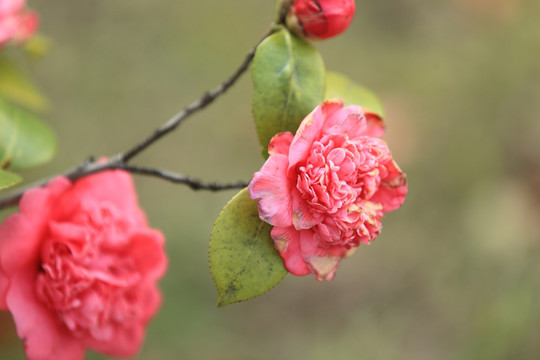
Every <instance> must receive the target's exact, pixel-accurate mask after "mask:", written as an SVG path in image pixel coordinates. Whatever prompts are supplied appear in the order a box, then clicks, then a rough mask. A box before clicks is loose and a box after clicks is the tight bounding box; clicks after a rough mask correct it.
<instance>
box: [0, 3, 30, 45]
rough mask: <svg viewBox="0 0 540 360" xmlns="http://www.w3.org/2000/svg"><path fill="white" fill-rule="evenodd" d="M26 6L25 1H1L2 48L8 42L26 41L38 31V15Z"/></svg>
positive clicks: (0, 32)
mask: <svg viewBox="0 0 540 360" xmlns="http://www.w3.org/2000/svg"><path fill="white" fill-rule="evenodd" d="M24 5H25V0H0V46H1V45H2V44H3V43H5V42H6V41H8V40H14V41H22V40H25V39H27V38H29V37H30V36H32V35H33V34H34V32H35V31H36V29H37V26H38V15H37V13H36V12H34V11H32V10H27V9H25V8H24Z"/></svg>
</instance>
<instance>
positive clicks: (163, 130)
mask: <svg viewBox="0 0 540 360" xmlns="http://www.w3.org/2000/svg"><path fill="white" fill-rule="evenodd" d="M274 29H275V24H272V26H271V27H270V30H268V31H267V32H266V33H265V34H264V36H263V37H262V38H261V40H260V41H259V42H258V43H257V45H256V46H255V47H253V48H252V49H251V50H250V51H249V52H248V53H247V54H246V56H245V57H244V60H243V61H242V63H241V64H240V66H239V67H238V68H237V69H236V71H235V72H234V73H233V74H232V75H231V76H230V77H229V78H228V79H227V80H225V81H224V82H223V83H221V84H220V85H219V86H217V87H215V88H214V89H212V90H209V91H207V92H205V93H204V94H203V95H202V96H201V97H200V98H199V99H198V100H196V101H194V102H192V103H191V104H189V105H188V106H187V107H186V108H184V110H182V111H181V112H179V113H178V114H176V115H175V116H173V117H172V118H170V119H169V120H168V121H167V122H165V123H164V124H163V125H161V126H160V127H158V128H157V129H156V130H155V131H154V132H153V133H152V134H151V135H149V136H148V137H146V138H145V139H144V140H143V141H141V142H139V143H138V144H137V145H135V146H133V147H132V148H131V149H129V150H127V151H125V152H123V153H119V154H117V155H116V156H113V157H111V158H109V159H108V160H106V161H104V162H99V161H96V160H94V159H93V158H92V157H90V158H88V159H87V160H86V161H85V162H84V163H83V164H81V165H79V166H77V167H75V168H73V169H71V170H68V171H66V172H64V173H62V174H60V175H61V176H65V177H67V178H68V179H70V180H72V181H75V180H77V179H80V178H82V177H84V176H87V175H91V174H95V173H97V172H101V171H105V170H115V169H121V170H125V171H129V172H131V173H134V174H141V175H147V176H153V177H157V178H161V179H164V180H167V181H171V182H173V183H178V184H185V185H187V186H189V187H190V188H191V189H193V190H210V191H220V190H228V189H238V188H244V187H246V186H247V184H248V183H246V182H242V181H239V182H236V183H230V184H219V183H204V182H201V181H199V180H196V179H192V178H190V177H188V176H185V175H182V174H177V173H173V172H170V171H167V170H163V169H155V168H146V167H138V166H132V165H128V162H129V161H130V160H131V159H133V158H134V157H135V156H137V155H138V154H140V153H141V152H143V151H144V150H146V149H147V148H148V147H149V146H150V145H152V144H154V143H155V142H156V141H158V140H159V139H161V138H162V137H163V136H164V135H166V134H168V133H170V132H172V131H173V130H174V129H176V128H177V127H178V125H180V124H181V123H182V122H183V121H184V120H185V119H186V118H188V117H189V116H191V115H193V114H194V113H196V112H197V111H199V110H202V109H204V108H205V107H206V106H208V105H209V104H211V103H212V102H213V101H214V100H215V99H217V98H218V97H219V96H221V95H222V94H224V93H225V92H226V91H227V90H228V89H229V88H230V87H231V86H232V85H234V84H235V83H236V81H237V80H238V79H239V78H240V76H241V75H242V74H243V73H244V72H245V71H246V70H247V69H248V68H249V65H250V64H251V61H252V60H253V57H254V56H255V51H256V49H257V46H259V44H260V43H261V42H262V41H263V40H264V39H266V37H268V36H269V35H271V34H272V33H273V32H274ZM57 176H58V175H57ZM55 177H56V176H55ZM51 179H52V178H49V179H46V180H41V181H38V182H37V183H34V184H32V185H29V186H27V187H25V188H23V189H20V190H18V191H15V192H13V193H11V194H8V195H6V196H3V197H1V198H0V210H1V209H4V208H7V207H9V206H14V205H17V203H18V202H19V200H20V199H21V197H22V195H23V194H24V193H25V192H26V191H28V190H29V189H31V188H34V187H42V186H45V185H47V184H48V183H49V182H50V181H51Z"/></svg>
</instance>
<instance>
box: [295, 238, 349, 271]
mask: <svg viewBox="0 0 540 360" xmlns="http://www.w3.org/2000/svg"><path fill="white" fill-rule="evenodd" d="M319 242H320V240H319V239H318V234H316V233H315V232H313V231H310V230H304V231H301V232H300V238H299V243H300V251H301V253H302V258H303V259H304V261H305V263H306V264H307V266H308V268H309V270H310V272H312V273H313V275H314V276H315V278H316V279H317V280H319V281H321V280H322V279H325V280H327V281H330V280H332V279H333V278H334V275H335V273H336V270H337V268H338V266H339V261H340V260H341V256H332V255H330V254H328V253H327V252H326V251H325V249H323V248H320V247H319V246H318V244H319Z"/></svg>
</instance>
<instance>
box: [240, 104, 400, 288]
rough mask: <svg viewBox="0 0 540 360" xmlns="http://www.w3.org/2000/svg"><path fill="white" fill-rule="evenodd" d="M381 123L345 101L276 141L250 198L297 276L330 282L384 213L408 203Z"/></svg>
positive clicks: (376, 228)
mask: <svg viewBox="0 0 540 360" xmlns="http://www.w3.org/2000/svg"><path fill="white" fill-rule="evenodd" d="M383 132H384V128H383V124H382V120H381V119H380V118H379V117H378V116H377V115H375V114H372V113H369V112H365V111H364V110H363V109H362V108H361V107H360V106H356V105H351V106H347V107H343V100H339V99H336V100H330V101H327V102H325V103H323V104H322V105H319V106H317V107H316V108H315V110H313V112H311V113H310V114H309V115H308V116H306V118H305V119H304V120H303V121H302V123H301V124H300V127H299V129H298V131H297V132H296V135H294V136H293V135H292V134H291V133H289V132H285V133H280V134H277V135H275V136H274V137H273V138H272V140H271V141H270V145H269V146H268V153H269V154H270V157H269V158H268V160H267V161H266V163H265V164H264V165H263V167H262V169H261V170H260V171H258V172H256V173H255V175H254V176H253V179H252V181H251V183H250V184H249V194H250V196H251V198H252V199H254V200H258V208H259V215H260V217H261V219H262V220H264V221H266V222H267V223H269V224H271V225H273V226H274V228H273V229H272V232H271V236H272V238H273V239H274V246H275V248H276V249H277V250H278V251H279V253H280V255H281V257H282V258H283V260H284V263H285V267H286V268H287V270H288V271H289V272H290V273H292V274H294V275H307V274H309V273H313V274H314V275H315V277H316V278H317V280H321V279H323V278H324V279H326V280H332V278H333V277H334V274H335V272H336V270H337V267H338V265H339V262H340V260H341V259H342V258H344V257H345V256H348V255H350V254H351V253H352V252H353V251H354V250H355V249H356V248H357V247H358V246H359V245H360V244H361V243H363V244H369V243H370V241H372V240H374V239H375V238H376V237H377V235H378V234H379V232H380V231H381V219H382V217H383V214H384V213H386V212H388V211H392V210H395V209H397V208H398V207H399V206H400V205H401V204H402V203H403V201H404V200H405V195H406V194H407V182H406V177H405V174H404V173H403V172H402V171H401V170H400V169H399V167H398V165H397V164H396V163H395V162H394V160H392V155H391V154H390V151H389V150H388V147H387V145H386V143H385V142H384V141H383V140H381V139H379V137H380V136H382V134H383Z"/></svg>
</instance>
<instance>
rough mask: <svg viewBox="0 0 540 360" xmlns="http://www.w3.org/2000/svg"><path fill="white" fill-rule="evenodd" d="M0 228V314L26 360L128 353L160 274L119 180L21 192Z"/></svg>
mask: <svg viewBox="0 0 540 360" xmlns="http://www.w3.org/2000/svg"><path fill="white" fill-rule="evenodd" d="M19 208H20V212H19V213H16V214H13V215H11V216H9V217H8V218H7V219H6V220H5V221H4V222H3V223H2V224H1V226H0V308H1V309H4V310H8V311H10V312H11V314H12V315H13V319H14V321H15V325H16V328H17V333H18V335H19V336H20V337H21V338H22V339H23V340H24V348H25V352H26V355H27V357H28V358H29V359H30V360H37V359H54V360H75V359H83V357H84V353H85V349H86V348H90V349H92V350H95V351H97V352H101V353H104V354H106V355H109V356H120V357H129V356H133V355H135V354H136V353H137V351H138V349H139V348H140V345H141V343H142V340H143V337H144V331H145V326H146V324H147V323H148V322H149V320H150V319H151V317H152V316H153V315H154V314H155V313H156V312H157V310H158V308H159V306H160V303H161V294H160V292H159V290H158V288H157V284H156V282H157V280H158V279H159V278H160V277H161V276H162V275H163V273H164V272H165V268H166V263H167V260H166V257H165V253H164V249H163V246H164V238H163V235H162V234H161V233H160V232H159V231H157V230H154V229H150V228H149V227H148V225H147V222H146V219H145V216H144V214H143V213H142V211H141V210H140V209H139V207H138V205H137V199H136V194H135V190H134V186H133V182H132V180H131V177H130V175H129V174H128V173H126V172H123V171H107V172H102V173H98V174H95V175H90V176H87V177H85V178H82V179H80V180H78V181H77V182H75V183H71V182H70V181H69V180H67V179H66V178H63V177H59V178H56V179H54V180H53V181H51V182H50V183H49V184H48V185H47V186H46V187H44V188H36V189H32V190H29V191H28V192H26V193H25V194H24V196H23V197H22V199H21V201H20V204H19Z"/></svg>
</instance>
